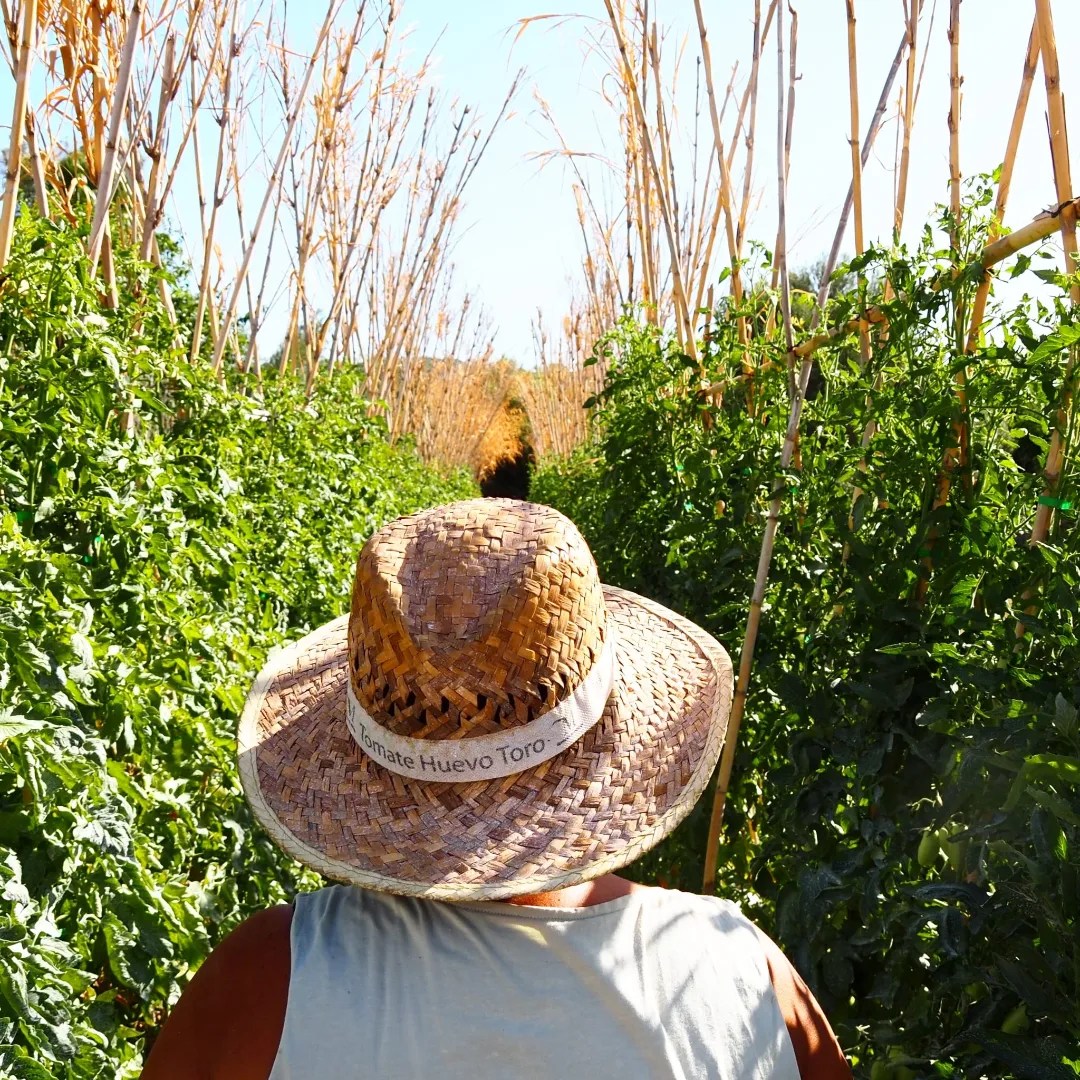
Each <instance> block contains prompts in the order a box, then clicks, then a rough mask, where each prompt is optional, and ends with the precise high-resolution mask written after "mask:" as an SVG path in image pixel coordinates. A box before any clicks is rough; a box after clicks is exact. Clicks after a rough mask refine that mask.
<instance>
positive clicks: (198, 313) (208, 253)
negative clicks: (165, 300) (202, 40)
mask: <svg viewBox="0 0 1080 1080" xmlns="http://www.w3.org/2000/svg"><path fill="white" fill-rule="evenodd" d="M238 12H239V5H235V6H234V7H233V17H232V25H231V26H230V28H229V50H228V53H227V54H226V59H225V77H224V80H223V82H222V88H221V109H220V112H219V113H218V116H217V124H218V147H217V160H216V162H215V165H214V187H213V199H212V202H211V206H210V220H209V221H207V222H206V223H205V224H204V226H203V252H202V271H201V273H200V276H199V299H198V303H197V304H196V307H195V325H194V327H193V328H192V331H191V349H190V352H189V358H190V360H191V363H193V364H194V363H195V361H196V360H198V358H199V349H200V347H201V345H202V329H203V320H204V318H205V317H206V308H207V304H208V302H209V299H210V265H211V257H212V256H213V252H214V233H215V231H216V229H217V218H218V211H219V210H220V209H221V206H222V204H223V203H224V201H225V193H224V184H225V182H226V172H225V169H226V165H225V153H226V146H227V145H228V142H229V136H230V134H231V127H232V124H231V114H230V111H229V107H230V104H231V95H232V84H233V69H234V66H235V60H236V57H237V54H238V52H239V49H238V46H237V37H236V23H237V13H238ZM215 374H220V372H215Z"/></svg>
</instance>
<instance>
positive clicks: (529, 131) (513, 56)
mask: <svg viewBox="0 0 1080 1080" xmlns="http://www.w3.org/2000/svg"><path fill="white" fill-rule="evenodd" d="M924 4H925V7H926V8H927V9H929V7H930V6H931V4H932V0H924ZM544 5H545V0H458V2H457V3H454V4H448V3H446V2H445V0H404V22H405V24H407V25H410V26H411V27H412V38H411V41H410V47H411V48H412V49H413V50H414V51H415V52H416V53H417V54H418V55H419V54H422V53H424V52H426V51H427V50H428V49H429V48H431V47H434V49H435V55H436V58H437V60H436V77H437V78H438V80H439V82H440V85H441V87H442V88H443V89H444V90H445V91H446V93H447V94H449V95H451V96H456V97H459V98H461V99H462V100H464V101H468V102H472V103H475V104H476V105H478V106H479V109H480V112H481V113H482V114H485V115H488V116H491V115H494V113H495V111H496V110H497V109H498V106H499V104H500V102H501V100H502V97H503V95H504V94H505V91H506V89H507V87H508V86H509V84H510V82H511V80H512V78H513V75H514V72H515V71H516V70H517V69H518V68H519V67H524V68H525V69H526V78H525V81H524V83H523V85H522V88H521V90H520V91H519V94H518V97H517V101H516V106H515V111H514V113H513V115H512V116H511V118H510V120H509V121H508V122H507V123H506V124H505V125H504V127H503V128H502V129H501V131H500V132H499V134H498V135H497V136H496V139H495V140H494V142H493V144H492V146H491V147H490V149H489V153H488V156H487V158H486V159H485V161H484V163H483V165H482V166H481V168H480V169H479V171H478V172H477V174H476V176H475V177H474V181H473V185H472V187H471V188H470V190H469V193H468V197H467V206H466V210H465V213H464V218H463V224H464V226H465V227H464V228H463V230H462V232H461V234H460V236H459V241H458V245H457V249H456V264H457V268H458V271H457V272H458V276H459V281H460V285H461V286H462V287H467V288H469V289H470V290H471V291H472V292H473V293H474V294H475V295H476V296H477V297H478V299H480V300H481V301H482V302H483V304H484V305H485V307H486V308H487V309H488V310H489V311H490V313H491V315H492V317H493V319H494V320H495V322H496V324H497V325H498V328H499V330H498V338H497V346H498V348H499V350H500V351H502V352H504V353H506V354H508V355H510V356H513V357H515V358H517V359H519V360H523V361H526V362H528V361H529V360H530V354H531V337H530V320H531V319H532V317H533V315H534V314H535V312H536V310H537V308H540V309H542V310H543V311H544V312H545V313H546V315H547V316H548V318H549V319H550V320H551V321H552V322H553V323H557V321H558V320H559V319H560V318H561V316H562V314H563V313H564V311H565V310H566V307H567V304H568V300H569V296H570V293H571V290H572V284H571V282H572V280H573V279H574V278H575V276H576V274H577V267H578V265H579V259H580V254H581V250H580V242H579V238H578V232H577V224H576V220H575V212H574V202H573V198H572V195H571V192H570V187H569V182H568V179H567V176H566V171H565V167H564V166H563V165H561V164H560V163H558V162H553V163H550V164H548V165H546V166H544V167H541V165H540V163H539V162H538V161H537V160H535V159H533V158H531V156H530V155H533V154H536V153H538V152H543V151H544V150H548V149H551V147H552V146H553V145H554V139H553V136H552V134H551V133H550V131H548V130H547V129H546V127H545V125H544V124H543V122H542V121H541V119H540V117H539V115H538V110H537V108H536V105H535V102H534V100H533V90H534V88H536V89H537V90H539V92H540V93H541V94H543V96H544V97H545V98H546V99H547V100H548V101H549V102H550V104H551V107H552V110H553V112H554V114H555V116H556V117H557V119H558V122H559V123H560V125H561V126H562V128H563V131H564V134H565V136H566V138H567V140H568V142H569V143H570V144H571V146H572V147H573V148H574V149H579V150H601V149H602V148H603V146H604V142H605V140H609V141H608V146H609V148H610V147H611V145H612V144H611V142H610V138H611V136H612V134H613V130H612V127H611V114H610V112H609V111H608V110H607V109H606V108H605V107H604V106H603V104H602V102H601V101H600V99H599V86H600V69H599V65H598V63H597V62H596V61H595V58H593V59H590V58H589V57H588V56H587V54H586V49H585V47H584V45H583V40H582V38H583V33H582V31H583V22H582V19H593V20H596V19H599V18H601V17H603V14H604V7H603V3H602V2H601V0H575V3H574V5H573V7H576V8H578V9H579V10H580V11H581V12H582V13H583V14H582V15H581V16H580V17H578V18H575V19H568V20H566V21H563V22H557V21H556V20H548V21H545V22H541V23H537V24H534V25H533V26H532V27H531V28H530V29H528V30H526V31H525V33H524V34H522V35H521V36H520V37H518V36H517V27H516V24H517V21H518V20H519V19H522V18H525V17H528V16H534V15H539V14H544V13H549V12H558V11H559V10H560V9H559V8H554V7H552V8H548V7H545V6H544ZM704 6H705V12H706V19H707V21H708V23H709V28H710V39H711V42H712V48H713V54H714V56H713V63H714V70H715V73H716V79H717V81H718V82H720V83H724V82H726V80H727V75H728V73H729V71H730V68H731V65H732V64H733V63H734V61H735V60H736V59H741V60H742V67H741V68H740V70H741V71H745V70H746V67H747V63H748V55H749V48H748V44H749V40H750V25H751V24H750V19H751V13H752V9H753V4H752V0H705V5H704ZM795 6H796V8H797V9H798V11H799V15H800V21H799V65H798V66H799V71H800V74H801V79H800V81H799V84H798V88H797V91H796V123H795V137H794V144H793V152H792V168H791V180H790V193H789V205H788V221H789V226H788V237H789V244H790V258H791V262H792V264H793V265H796V266H797V265H800V264H806V263H811V262H813V261H814V260H816V259H817V258H819V257H820V256H821V255H822V254H823V253H824V251H825V250H826V249H827V247H828V245H829V243H830V241H831V237H832V232H833V229H834V227H835V221H836V218H837V215H838V213H839V209H840V206H841V203H842V200H843V197H844V194H845V193H846V190H847V185H848V182H849V178H850V165H849V160H850V159H849V150H848V144H847V125H848V94H847V60H846V52H845V33H846V30H845V26H846V23H845V4H844V0H801V2H799V0H796V3H795ZM948 6H949V5H948V0H938V10H937V14H936V20H935V24H934V27H933V37H932V40H931V43H930V49H929V57H928V63H927V69H926V77H925V82H924V86H923V92H922V98H921V100H920V103H919V109H918V113H917V115H916V121H915V131H914V138H913V155H912V168H911V182H910V187H909V195H908V216H907V225H908V228H907V229H906V230H905V231H906V232H907V233H908V234H909V235H910V234H911V233H912V232H913V231H916V230H918V229H920V228H921V227H922V224H923V222H924V221H925V219H926V217H927V215H928V213H929V212H930V211H931V209H932V207H933V205H934V204H935V203H938V202H943V201H945V200H947V197H948V194H947V186H946V185H947V179H948V131H947V126H946V116H947V113H948V92H949V88H948V52H947V41H946V36H945V31H946V24H947V21H948ZM573 7H571V8H570V9H569V10H573ZM320 9H321V5H319V4H310V5H306V6H305V7H302V8H295V7H294V8H293V14H292V15H291V18H290V22H295V24H296V30H297V45H298V47H302V45H303V38H304V37H305V30H306V32H307V33H308V34H311V33H313V32H314V26H315V24H316V22H317V21H318V20H319V19H320V18H321V10H320ZM653 9H654V12H655V13H656V14H658V15H659V17H660V18H661V19H662V20H664V21H665V22H668V23H671V24H672V26H673V27H674V30H673V34H674V37H673V40H675V38H677V36H678V34H680V33H685V32H688V31H689V30H690V29H691V23H690V20H691V19H692V17H693V5H692V3H691V0H653ZM563 10H568V9H563ZM857 11H858V14H859V23H858V32H859V70H860V92H861V99H862V113H863V120H864V124H865V122H866V121H867V120H868V119H869V116H870V113H871V111H872V109H873V106H874V103H875V102H876V100H877V97H878V94H879V92H880V88H881V81H882V79H883V77H884V74H885V71H886V70H887V67H888V64H889V63H890V61H891V58H892V55H893V53H894V52H895V49H896V46H897V43H898V41H899V38H900V34H901V31H902V5H901V3H900V0H858V2H857ZM1033 11H1034V4H1033V3H1030V2H1028V0H964V3H963V4H962V8H961V19H962V29H961V66H962V70H963V73H964V80H965V81H964V87H963V113H962V115H963V122H962V141H961V161H962V168H963V171H964V173H965V174H969V173H972V172H982V171H990V170H992V169H993V168H994V167H995V166H996V165H997V164H998V163H999V162H1000V160H1001V157H1002V153H1003V150H1004V145H1005V139H1006V136H1007V133H1008V125H1009V121H1010V119H1011V116H1012V111H1013V105H1014V101H1015V96H1016V90H1017V87H1018V84H1019V79H1020V73H1021V67H1022V63H1023V55H1024V50H1025V47H1026V42H1027V35H1028V30H1029V28H1030V25H1031V19H1032V16H1033ZM1054 14H1055V20H1056V24H1057V37H1058V44H1059V50H1060V53H1061V56H1062V59H1063V63H1062V82H1063V88H1064V91H1065V95H1066V101H1067V102H1077V101H1080V65H1076V64H1075V63H1072V62H1071V58H1072V57H1074V56H1075V55H1076V51H1077V48H1078V46H1080V4H1078V3H1076V2H1075V0H1057V2H1056V3H1055V4H1054ZM928 18H929V14H928V12H927V14H926V15H925V16H924V23H925V21H926V20H928ZM308 22H310V25H305V24H307V23H308ZM924 33H925V32H924ZM924 40H925V39H924ZM774 42H775V39H772V40H771V41H770V46H769V48H768V49H767V50H766V53H765V55H764V58H763V64H764V67H763V71H762V79H761V98H760V105H759V109H760V116H759V126H758V157H757V162H756V166H755V174H754V190H755V195H756V200H755V201H756V204H757V208H756V211H755V214H754V217H753V218H752V221H751V225H750V229H749V233H750V235H751V236H752V237H756V238H758V239H761V240H762V241H763V242H765V243H766V244H768V246H770V247H771V246H772V242H773V239H774V236H775V230H776V224H775V223H776V210H775V180H774V177H775V166H774V149H773V147H774V145H775V134H774V123H775V120H774V117H775V82H776V75H775V66H774V65H775V52H774V48H775V45H774ZM689 44H690V45H693V44H694V39H693V38H691V39H690V41H689ZM690 77H691V78H692V73H691V76H690ZM686 82H687V83H689V79H686ZM899 82H900V80H898V88H899ZM11 95H12V81H11V79H10V76H9V74H8V73H7V72H6V71H5V72H2V73H0V120H4V121H6V118H7V117H9V116H10V108H11ZM894 96H895V95H894ZM1044 112H1045V94H1044V91H1043V85H1042V73H1041V71H1040V73H1039V75H1038V77H1037V80H1036V85H1035V89H1034V91H1033V94H1032V99H1031V105H1030V107H1029V115H1028V123H1027V128H1026V131H1025V134H1024V139H1023V143H1022V145H1021V149H1020V155H1019V159H1018V165H1017V170H1016V174H1015V178H1014V182H1013V193H1012V197H1011V200H1010V207H1009V214H1008V221H1009V223H1010V224H1011V225H1013V226H1016V225H1019V224H1022V223H1023V222H1024V221H1026V220H1028V219H1029V218H1031V217H1032V216H1034V215H1035V214H1036V213H1038V212H1039V210H1041V209H1043V208H1044V207H1047V206H1049V205H1051V204H1053V203H1054V202H1055V196H1054V188H1053V180H1052V173H1051V167H1050V156H1049V151H1048V147H1047V138H1046V126H1045V122H1044V119H1043V115H1044ZM1075 128H1076V121H1075V120H1074V129H1075ZM895 135H896V127H895V124H892V123H889V124H887V125H886V127H885V128H884V129H883V131H882V133H881V135H880V137H879V141H878V146H877V150H876V153H875V155H874V157H873V158H872V159H871V162H870V164H869V166H868V168H867V171H866V176H865V180H864V183H865V199H866V210H865V220H866V228H867V235H868V237H869V238H874V237H882V236H885V235H887V233H888V231H889V228H890V227H891V208H892V184H893V177H892V167H893V146H894V139H895ZM0 138H2V139H3V141H4V142H5V144H6V140H7V130H6V128H2V129H0ZM1073 156H1074V159H1075V150H1074V155H1073ZM1074 168H1075V169H1076V171H1077V176H1078V177H1080V163H1075V162H1074ZM181 225H182V223H181ZM850 248H851V240H850V237H849V240H848V244H847V250H850Z"/></svg>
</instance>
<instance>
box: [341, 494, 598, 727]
mask: <svg viewBox="0 0 1080 1080" xmlns="http://www.w3.org/2000/svg"><path fill="white" fill-rule="evenodd" d="M605 637H606V610H605V607H604V594H603V587H602V586H601V584H600V578H599V575H598V574H597V571H596V564H595V562H594V560H593V557H592V554H591V552H590V551H589V548H588V545H587V544H586V543H585V540H584V539H583V538H582V536H581V534H580V533H579V532H578V530H577V528H576V527H575V526H574V525H573V523H572V522H571V521H569V519H567V518H566V517H564V516H563V515H562V514H560V513H558V511H556V510H552V509H551V508H549V507H546V506H539V505H536V504H533V503H525V502H518V501H515V500H510V499H473V500H469V501H466V502H460V503H453V504H451V505H449V506H444V507H439V508H438V509H436V510H430V511H425V512H423V513H420V514H414V515H412V516H410V517H406V518H400V519H398V520H397V521H394V522H392V523H391V524H390V525H387V526H386V527H384V528H383V529H380V530H379V531H378V532H376V533H375V534H374V535H373V536H372V537H371V539H370V540H369V541H368V543H367V544H366V545H365V546H364V549H363V551H362V552H361V553H360V557H359V559H358V560H357V567H356V578H355V582H354V586H353V602H352V611H351V616H350V620H349V654H350V678H351V681H352V688H353V692H354V694H355V695H356V698H357V700H358V701H359V702H360V704H361V705H363V707H364V708H365V709H366V710H367V711H368V713H370V715H371V717H372V719H373V720H374V721H375V722H376V723H377V724H379V725H381V726H383V727H385V728H386V729H387V730H389V731H392V732H394V733H395V734H398V735H408V736H411V737H413V738H431V739H454V738H468V737H470V736H473V735H486V734H492V733H495V732H498V731H500V730H505V729H508V728H512V727H516V726H518V725H521V724H525V723H528V722H530V721H531V720H533V719H535V717H536V716H537V715H539V714H541V713H543V712H544V711H546V710H547V709H549V708H551V707H552V706H553V705H554V704H556V703H557V702H559V701H561V700H563V699H565V698H566V697H567V696H568V695H569V694H570V693H572V692H573V691H574V690H575V689H576V688H577V687H578V686H579V685H580V684H581V682H582V681H583V680H584V679H585V676H586V675H587V674H588V673H589V671H590V669H591V668H592V665H593V662H594V661H595V659H596V657H597V656H598V655H599V653H600V651H601V648H602V646H603V643H604V640H605Z"/></svg>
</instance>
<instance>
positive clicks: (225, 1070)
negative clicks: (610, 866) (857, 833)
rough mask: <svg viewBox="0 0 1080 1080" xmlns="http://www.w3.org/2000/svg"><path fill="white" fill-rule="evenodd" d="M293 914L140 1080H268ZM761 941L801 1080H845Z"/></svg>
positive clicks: (254, 933)
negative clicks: (793, 1048)
mask: <svg viewBox="0 0 1080 1080" xmlns="http://www.w3.org/2000/svg"><path fill="white" fill-rule="evenodd" d="M644 888H645V886H643V885H637V884H635V883H634V882H631V881H627V880H626V879H625V878H620V877H616V876H615V875H614V874H608V875H606V876H605V877H601V878H597V879H596V880H595V881H588V882H585V883H583V884H581V885H572V886H570V887H569V888H566V889H560V890H558V891H556V892H548V893H537V894H534V895H532V896H515V897H512V898H511V899H509V900H507V901H506V902H507V903H510V904H523V905H526V906H528V907H559V908H579V907H592V906H593V905H594V904H603V903H606V902H607V901H608V900H617V899H618V898H619V897H621V896H626V895H627V894H628V893H631V892H638V891H641V890H642V889H644ZM292 914H293V909H292V907H291V906H290V905H282V906H280V907H273V908H269V909H268V910H266V911H261V912H259V914H258V915H253V916H252V917H251V918H250V919H248V920H247V921H246V922H244V923H242V924H241V925H240V926H238V927H237V928H236V929H235V930H234V931H233V932H232V933H231V934H230V935H229V936H228V937H227V938H226V939H225V940H224V941H223V942H222V943H221V944H220V945H219V946H218V947H217V948H216V949H215V950H214V951H213V953H211V955H210V957H209V958H208V959H207V961H206V963H204V964H203V966H202V967H201V968H200V969H199V971H198V973H197V974H196V975H195V978H194V979H192V980H191V983H190V984H189V985H188V987H187V989H186V990H185V991H184V993H183V996H182V997H181V998H180V1000H179V1001H178V1002H177V1004H176V1008H175V1009H173V1011H172V1015H171V1016H170V1017H169V1019H168V1021H167V1023H166V1024H165V1027H164V1028H163V1029H162V1031H161V1034H160V1035H159V1036H158V1038H157V1041H156V1042H155V1043H154V1046H153V1049H152V1050H151V1051H150V1056H149V1058H148V1059H147V1062H146V1067H145V1068H144V1070H143V1074H142V1076H143V1080H267V1078H268V1077H269V1075H270V1070H271V1069H272V1068H273V1065H274V1058H275V1056H276V1055H277V1048H278V1042H279V1041H280V1039H281V1032H282V1029H283V1027H284V1026H285V1006H286V1003H287V1002H288V999H289V967H290V952H289V930H290V927H291V926H292ZM761 942H762V946H763V948H764V950H765V956H766V960H767V962H768V965H769V974H770V976H771V977H772V984H773V988H774V990H775V991H776V997H777V1000H778V1001H779V1003H780V1011H781V1013H782V1014H783V1017H784V1022H785V1023H786V1024H787V1029H788V1032H789V1034H790V1035H791V1041H792V1044H793V1045H794V1047H795V1057H796V1059H797V1061H798V1063H799V1073H800V1075H801V1077H802V1080H850V1077H851V1071H850V1069H849V1068H848V1066H847V1062H846V1061H845V1060H844V1055H843V1053H842V1051H841V1050H840V1046H839V1044H838V1043H837V1041H836V1036H835V1035H833V1033H832V1029H831V1028H830V1027H829V1024H828V1021H827V1020H826V1019H825V1016H824V1014H823V1013H822V1011H821V1008H820V1006H819V1005H818V1003H817V1002H816V1001H815V1000H814V997H813V995H812V994H811V993H810V991H809V990H808V989H807V987H806V984H805V983H804V982H803V981H802V979H800V978H799V976H798V973H797V972H796V971H795V969H794V968H793V967H792V966H791V964H790V963H789V962H788V961H787V959H786V958H785V957H784V955H783V953H781V952H780V950H779V949H778V948H777V946H776V945H775V944H774V943H773V942H772V941H770V940H769V938H767V937H765V935H764V934H762V935H761ZM313 1075H314V1074H313Z"/></svg>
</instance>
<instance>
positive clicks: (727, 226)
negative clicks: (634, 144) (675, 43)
mask: <svg viewBox="0 0 1080 1080" xmlns="http://www.w3.org/2000/svg"><path fill="white" fill-rule="evenodd" d="M694 12H695V14H696V15H697V24H698V38H699V40H700V42H701V57H702V63H703V65H704V68H705V89H706V93H707V95H708V98H709V117H710V119H711V120H712V129H713V149H714V150H715V152H716V160H717V163H718V164H719V166H720V192H719V198H720V203H721V205H722V206H723V208H724V231H725V233H726V235H727V245H728V259H729V262H730V266H731V297H732V300H733V302H734V304H735V308H736V311H737V312H738V314H737V315H736V324H735V325H736V334H737V336H738V340H739V344H740V345H742V346H743V374H744V375H745V376H746V377H747V378H748V379H749V378H750V376H751V375H752V373H753V366H752V364H751V362H750V354H749V350H748V349H747V348H746V346H747V345H748V343H749V340H750V336H749V331H748V327H747V324H746V317H745V315H743V314H742V306H743V288H742V272H741V267H740V259H739V247H738V240H737V238H736V233H735V225H734V222H733V221H732V216H731V193H732V187H731V173H730V172H729V170H728V164H727V158H726V157H725V156H724V140H723V137H722V136H721V133H720V115H719V112H718V111H717V108H716V92H715V87H714V84H713V77H712V51H711V50H710V48H709V36H708V31H707V30H706V28H705V16H704V14H703V13H702V10H701V0H694ZM756 40H757V37H756V34H755V42H756ZM752 137H753V136H752V134H751V136H750V138H751V139H752ZM748 397H749V395H748Z"/></svg>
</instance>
